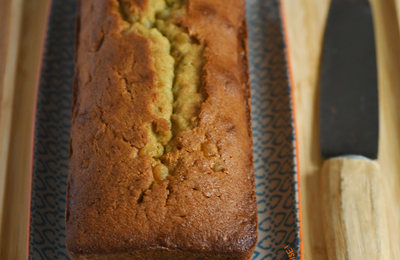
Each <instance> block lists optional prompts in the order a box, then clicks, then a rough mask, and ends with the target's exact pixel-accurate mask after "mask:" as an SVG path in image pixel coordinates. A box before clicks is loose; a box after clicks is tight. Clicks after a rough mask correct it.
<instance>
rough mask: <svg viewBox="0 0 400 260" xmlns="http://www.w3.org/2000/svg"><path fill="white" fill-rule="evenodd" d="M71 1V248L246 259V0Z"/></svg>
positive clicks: (98, 253) (252, 227) (250, 182)
mask: <svg viewBox="0 0 400 260" xmlns="http://www.w3.org/2000/svg"><path fill="white" fill-rule="evenodd" d="M78 5H79V6H78V10H79V11H78V18H77V40H76V64H75V77H74V86H73V104H72V120H71V141H70V167H69V179H68V195H67V209H66V210H67V211H66V222H67V226H66V234H67V237H66V239H67V246H68V249H69V251H70V252H71V255H72V257H73V258H74V259H114V258H115V257H121V258H118V259H125V258H126V255H128V254H129V255H131V256H134V257H136V258H134V259H149V257H150V258H151V259H189V258H188V257H194V256H199V257H206V258H204V259H208V258H207V257H210V256H211V257H212V256H214V258H213V259H228V258H229V259H249V257H250V256H251V253H252V251H253V249H254V246H255V243H256V240H257V205H256V196H255V188H254V170H253V157H252V137H251V121H250V87H249V75H248V64H247V63H248V62H247V50H246V48H247V30H246V22H245V8H244V0H85V1H79V4H78ZM167 254H170V255H168V256H167ZM108 256H113V257H114V258H113V257H111V258H107V257H108ZM161 256H163V257H161ZM168 257H170V258H168ZM179 257H181V258H179ZM215 257H217V258H215ZM126 259H128V258H126ZM190 259H191V258H190ZM194 259H195V258H194ZM201 259H203V258H201Z"/></svg>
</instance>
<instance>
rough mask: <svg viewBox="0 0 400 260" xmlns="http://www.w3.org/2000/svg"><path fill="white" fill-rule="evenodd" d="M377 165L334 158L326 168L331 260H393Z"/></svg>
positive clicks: (326, 223)
mask: <svg viewBox="0 0 400 260" xmlns="http://www.w3.org/2000/svg"><path fill="white" fill-rule="evenodd" d="M380 178H381V176H380V169H379V164H378V163H376V162H374V161H369V160H363V159H353V158H343V157H340V158H333V159H329V160H327V161H326V162H325V163H324V165H323V168H322V176H321V180H322V185H321V187H322V191H321V192H322V196H323V212H324V214H323V216H324V231H325V241H326V247H327V251H328V252H327V253H328V259H329V260H344V259H346V260H361V259H372V260H375V259H379V260H381V259H384V260H386V259H389V238H388V236H389V235H388V227H387V220H386V207H385V206H386V205H385V199H384V196H383V193H382V192H380V189H381V181H380Z"/></svg>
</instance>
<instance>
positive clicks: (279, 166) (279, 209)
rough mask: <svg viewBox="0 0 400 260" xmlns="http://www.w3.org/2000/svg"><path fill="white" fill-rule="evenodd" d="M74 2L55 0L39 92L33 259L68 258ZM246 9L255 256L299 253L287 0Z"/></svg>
mask: <svg viewBox="0 0 400 260" xmlns="http://www.w3.org/2000/svg"><path fill="white" fill-rule="evenodd" d="M76 2H77V0H53V1H52V3H51V7H50V15H49V23H48V29H47V38H46V41H45V47H44V53H43V66H42V69H41V76H40V84H39V87H38V97H37V114H36V123H35V133H34V147H33V151H34V154H33V172H32V194H31V198H32V199H31V217H30V231H29V239H28V247H29V256H28V257H29V259H35V260H38V259H70V258H69V256H68V251H67V249H66V247H65V218H64V210H65V202H66V200H65V197H66V186H67V174H68V149H69V128H70V106H71V94H72V77H73V68H74V40H75V15H76ZM246 8H247V19H248V29H249V58H250V78H251V92H252V117H253V140H254V163H255V176H256V192H257V201H258V214H259V225H258V230H259V239H258V243H257V248H256V250H255V252H254V255H253V258H252V259H253V260H266V259H271V260H273V259H274V260H275V259H276V260H280V259H300V258H301V239H300V237H301V235H300V234H301V232H300V221H299V219H300V214H299V206H300V205H299V199H298V198H299V190H298V186H299V185H298V182H297V180H298V174H297V163H296V161H297V160H296V142H295V131H294V121H293V116H292V115H293V113H292V92H291V87H290V80H289V77H288V75H289V69H288V63H287V62H286V60H287V59H286V52H285V50H286V48H285V37H284V30H283V23H282V13H281V4H280V1H279V0H248V1H247V3H246ZM290 250H292V251H293V252H294V255H295V258H293V257H291V255H290V253H289V254H288V252H290Z"/></svg>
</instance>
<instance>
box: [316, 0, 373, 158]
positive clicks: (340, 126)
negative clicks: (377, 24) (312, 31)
mask: <svg viewBox="0 0 400 260" xmlns="http://www.w3.org/2000/svg"><path fill="white" fill-rule="evenodd" d="M322 55H323V56H322V71H321V94H320V143H321V154H322V156H323V157H324V158H331V157H336V156H341V155H349V154H354V155H363V156H366V157H368V158H370V159H376V158H377V154H378V136H379V113H378V77H377V65H376V51H375V35H374V26H373V20H372V12H371V8H370V4H369V2H368V0H333V1H332V3H331V7H330V11H329V16H328V21H327V25H326V30H325V38H324V49H323V54H322Z"/></svg>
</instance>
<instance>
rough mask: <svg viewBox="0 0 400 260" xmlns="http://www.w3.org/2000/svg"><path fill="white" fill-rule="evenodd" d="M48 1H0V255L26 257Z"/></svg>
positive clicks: (9, 257) (16, 257)
mask: <svg viewBox="0 0 400 260" xmlns="http://www.w3.org/2000/svg"><path fill="white" fill-rule="evenodd" d="M48 3H49V0H35V1H29V0H12V1H11V0H0V10H1V11H0V13H1V12H5V13H7V16H9V18H8V19H4V18H5V16H1V14H0V25H2V26H5V25H8V28H9V30H10V34H9V37H8V38H9V45H8V46H7V50H6V51H5V53H7V54H8V56H9V57H10V58H9V60H8V61H7V63H6V64H7V66H6V69H5V71H6V73H5V76H4V78H9V80H8V81H5V83H4V85H3V89H6V90H7V93H8V94H7V96H3V97H4V98H3V99H2V101H1V102H2V103H1V108H2V111H0V112H1V115H3V114H4V113H7V114H9V116H10V118H9V120H7V121H6V122H5V121H4V120H2V121H1V124H2V125H1V128H3V129H5V131H4V132H2V133H3V134H2V133H1V132H0V134H1V135H0V144H1V145H2V147H3V146H4V147H6V148H5V149H6V150H7V156H4V157H3V154H2V155H1V157H0V161H1V164H0V176H4V177H3V178H2V179H0V194H4V197H3V198H4V200H3V198H2V197H1V196H0V200H1V201H2V202H3V205H2V202H0V206H1V207H0V216H1V218H0V220H1V221H0V259H26V245H27V230H28V210H29V195H30V194H29V186H30V173H31V161H30V159H31V139H32V127H33V113H34V106H35V104H34V101H35V90H36V85H37V76H38V69H39V64H40V59H41V58H40V55H41V48H42V43H43V32H44V25H45V20H46V12H47V6H48ZM6 6H7V7H6ZM6 8H12V9H13V10H12V11H8V12H7V11H6ZM8 10H11V9H8ZM0 38H1V37H0ZM3 51H4V49H1V50H0V52H3ZM1 62H3V60H2V61H1ZM0 77H1V75H0ZM0 79H1V78H0ZM10 79H12V80H10ZM3 109H6V110H3ZM4 133H7V135H6V134H4Z"/></svg>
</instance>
